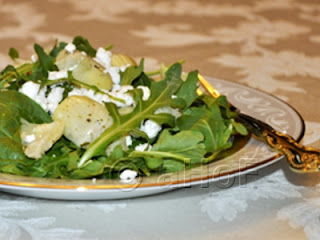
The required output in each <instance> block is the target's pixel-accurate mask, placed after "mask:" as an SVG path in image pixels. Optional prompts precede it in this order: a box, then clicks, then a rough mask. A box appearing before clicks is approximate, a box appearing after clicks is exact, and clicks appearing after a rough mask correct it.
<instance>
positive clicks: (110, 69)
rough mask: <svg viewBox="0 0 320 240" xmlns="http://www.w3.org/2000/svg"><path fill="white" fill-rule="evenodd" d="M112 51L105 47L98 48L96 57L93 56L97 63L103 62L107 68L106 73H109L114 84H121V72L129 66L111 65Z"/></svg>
mask: <svg viewBox="0 0 320 240" xmlns="http://www.w3.org/2000/svg"><path fill="white" fill-rule="evenodd" d="M111 56H112V52H111V51H107V50H105V49H104V48H101V47H100V48H98V50H97V53H96V57H95V58H93V60H95V61H96V62H97V63H99V64H101V65H102V66H103V67H104V68H105V70H104V73H109V75H110V77H111V79H112V82H113V84H114V85H119V84H120V72H124V71H125V70H126V68H127V67H128V66H121V67H114V66H111Z"/></svg>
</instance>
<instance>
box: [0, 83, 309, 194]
mask: <svg viewBox="0 0 320 240" xmlns="http://www.w3.org/2000/svg"><path fill="white" fill-rule="evenodd" d="M207 80H208V81H209V82H211V83H212V84H213V85H214V86H215V88H217V89H218V90H219V91H220V92H221V93H223V94H225V95H227V97H228V99H229V101H230V102H231V103H232V104H234V105H235V106H236V107H238V108H239V109H241V110H242V111H243V112H244V113H246V114H248V115H250V116H253V117H255V118H258V119H260V120H262V121H264V122H267V123H268V124H270V125H271V126H273V127H274V128H275V129H276V130H279V131H285V132H287V133H288V134H290V135H291V136H293V137H294V138H295V139H301V138H302V136H303V134H304V122H303V120H302V118H301V117H300V115H299V114H298V113H297V112H296V111H295V110H294V109H293V108H292V107H290V106H289V105H288V104H286V103H284V102H283V101H281V100H279V99H277V98H275V97H273V96H271V95H268V94H266V93H263V92H260V91H257V90H254V89H251V88H248V87H245V86H243V85H239V84H235V83H232V82H227V81H224V80H219V79H214V78H209V77H207ZM280 158H281V157H280V156H279V155H277V154H275V153H274V152H271V151H270V150H268V148H267V147H266V146H265V145H264V144H262V143H261V142H258V141H257V140H254V139H252V138H251V139H250V140H249V142H248V143H247V144H246V145H245V147H243V148H242V149H241V150H240V151H238V152H236V153H235V154H233V155H231V156H229V157H227V158H224V159H223V160H220V161H217V162H213V163H210V164H208V165H205V166H201V167H197V168H193V169H190V170H186V171H181V172H178V173H168V174H162V175H159V176H152V177H141V178H138V179H137V180H136V182H135V183H133V184H123V183H121V182H120V181H119V180H97V181H93V180H62V179H41V178H31V177H21V176H14V175H9V174H0V190H2V191H5V192H10V193H13V194H18V195H24V196H32V197H39V198H49V199H63V200H100V199H120V198H132V197H139V196H146V195H151V194H155V193H161V192H165V191H169V190H173V189H176V188H181V187H186V186H187V187H190V186H192V185H195V184H208V183H209V182H212V181H218V180H223V179H228V178H233V177H235V176H237V175H240V174H246V173H249V172H252V171H256V170H257V169H259V168H262V167H266V166H268V165H269V164H271V163H274V162H275V161H277V160H279V159H280Z"/></svg>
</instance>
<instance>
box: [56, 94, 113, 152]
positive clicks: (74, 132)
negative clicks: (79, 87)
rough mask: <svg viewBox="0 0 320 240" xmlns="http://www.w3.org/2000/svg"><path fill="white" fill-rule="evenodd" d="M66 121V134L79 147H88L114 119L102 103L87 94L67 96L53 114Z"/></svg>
mask: <svg viewBox="0 0 320 240" xmlns="http://www.w3.org/2000/svg"><path fill="white" fill-rule="evenodd" d="M52 118H53V119H54V120H55V121H56V120H63V121H64V122H65V128H64V133H63V134H64V136H65V137H66V138H68V139H69V140H70V141H72V142H73V143H74V144H76V145H77V146H78V147H84V148H86V147H87V146H88V145H89V144H90V143H91V142H93V141H94V140H95V139H96V138H97V137H99V136H100V135H101V133H103V132H104V131H105V130H106V129H107V128H109V127H110V126H111V125H112V123H113V120H112V118H111V116H110V115H109V112H108V110H107V109H106V108H105V107H104V106H103V105H102V104H100V103H98V102H96V101H94V100H92V99H90V98H88V97H85V96H70V97H67V98H66V99H65V100H64V101H62V103H60V105H59V106H58V107H57V109H56V110H55V112H54V113H53V115H52Z"/></svg>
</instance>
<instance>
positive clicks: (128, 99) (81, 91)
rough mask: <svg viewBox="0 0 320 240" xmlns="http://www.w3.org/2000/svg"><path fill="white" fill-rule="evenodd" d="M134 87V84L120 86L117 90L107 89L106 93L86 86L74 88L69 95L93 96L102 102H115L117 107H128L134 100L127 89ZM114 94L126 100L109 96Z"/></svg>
mask: <svg viewBox="0 0 320 240" xmlns="http://www.w3.org/2000/svg"><path fill="white" fill-rule="evenodd" d="M131 89H133V87H132V86H120V87H119V88H118V89H117V91H112V92H108V91H105V92H106V94H102V93H95V92H94V91H93V90H92V89H86V88H74V89H73V90H72V91H71V92H69V94H68V96H86V97H88V98H91V99H92V100H94V101H96V102H99V103H101V104H104V102H105V103H107V102H113V103H114V104H116V106H117V107H128V106H133V105H134V104H135V103H134V100H133V98H132V96H131V95H130V94H128V93H126V92H127V91H129V90H131ZM108 94H109V95H110V96H113V97H114V98H118V99H121V100H123V101H124V103H123V102H122V101H117V100H114V99H112V98H110V97H109V96H108Z"/></svg>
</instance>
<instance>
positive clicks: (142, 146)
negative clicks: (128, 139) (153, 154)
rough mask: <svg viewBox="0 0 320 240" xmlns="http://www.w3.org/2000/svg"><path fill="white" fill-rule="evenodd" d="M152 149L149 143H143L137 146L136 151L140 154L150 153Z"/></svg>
mask: <svg viewBox="0 0 320 240" xmlns="http://www.w3.org/2000/svg"><path fill="white" fill-rule="evenodd" d="M151 148H152V146H151V145H149V144H148V143H141V144H139V145H137V146H136V147H135V148H134V150H136V151H139V152H143V151H150V150H151Z"/></svg>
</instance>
